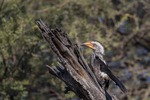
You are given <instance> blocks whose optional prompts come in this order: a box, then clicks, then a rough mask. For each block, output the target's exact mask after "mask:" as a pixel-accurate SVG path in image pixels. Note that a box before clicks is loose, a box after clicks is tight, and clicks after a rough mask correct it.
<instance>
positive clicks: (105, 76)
mask: <svg viewBox="0 0 150 100" xmlns="http://www.w3.org/2000/svg"><path fill="white" fill-rule="evenodd" d="M100 75H101V77H102V78H108V75H107V74H106V73H104V72H100Z"/></svg>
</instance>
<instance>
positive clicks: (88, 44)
mask: <svg viewBox="0 0 150 100" xmlns="http://www.w3.org/2000/svg"><path fill="white" fill-rule="evenodd" d="M81 46H87V47H89V48H91V49H95V47H94V45H93V44H92V43H91V41H89V42H85V43H82V44H81Z"/></svg>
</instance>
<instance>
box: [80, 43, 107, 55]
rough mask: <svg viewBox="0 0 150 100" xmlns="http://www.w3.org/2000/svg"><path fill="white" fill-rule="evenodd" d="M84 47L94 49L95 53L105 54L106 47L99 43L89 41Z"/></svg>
mask: <svg viewBox="0 0 150 100" xmlns="http://www.w3.org/2000/svg"><path fill="white" fill-rule="evenodd" d="M82 45H83V46H87V47H89V48H91V49H93V50H94V51H95V52H98V53H101V54H102V55H104V54H105V52H104V47H103V46H102V44H101V43H99V42H98V41H88V42H85V43H83V44H82Z"/></svg>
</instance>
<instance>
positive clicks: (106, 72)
mask: <svg viewBox="0 0 150 100" xmlns="http://www.w3.org/2000/svg"><path fill="white" fill-rule="evenodd" d="M82 46H87V47H89V48H91V49H93V54H92V56H91V61H90V66H91V69H92V71H93V72H94V74H95V76H96V77H97V79H98V82H99V84H100V85H101V86H102V84H101V82H103V85H104V89H105V90H107V89H108V87H109V81H110V79H111V80H113V81H114V82H115V83H116V85H117V86H119V88H120V89H121V90H122V91H123V92H124V93H126V92H127V89H126V88H125V86H124V85H123V84H122V82H121V81H120V80H119V79H118V78H117V77H115V76H114V75H113V73H112V72H111V71H110V69H109V68H108V65H107V63H106V62H105V60H104V58H103V55H104V54H105V52H104V47H103V46H102V45H101V43H99V42H98V41H89V42H85V43H83V44H82Z"/></svg>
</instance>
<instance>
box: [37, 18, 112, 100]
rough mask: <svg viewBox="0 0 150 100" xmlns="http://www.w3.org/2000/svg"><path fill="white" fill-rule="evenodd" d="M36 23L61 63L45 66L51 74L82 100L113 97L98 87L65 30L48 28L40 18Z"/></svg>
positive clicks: (101, 99) (93, 76)
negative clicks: (54, 65)
mask: <svg viewBox="0 0 150 100" xmlns="http://www.w3.org/2000/svg"><path fill="white" fill-rule="evenodd" d="M37 25H38V27H39V29H40V31H41V35H42V36H43V38H44V39H45V40H46V41H47V42H48V43H49V45H50V47H51V49H52V50H53V51H54V53H55V54H56V55H57V57H58V59H59V60H58V61H59V63H60V64H61V65H60V66H58V67H50V66H47V67H48V69H49V72H50V73H51V74H52V75H54V76H56V77H57V78H59V79H60V80H62V81H63V82H65V84H66V85H67V86H68V88H67V89H69V90H71V91H73V92H75V93H76V94H77V95H78V96H79V97H80V98H82V99H84V100H106V99H107V100H112V99H113V98H111V96H110V95H109V94H108V93H107V92H106V91H104V90H103V89H102V88H101V87H100V85H99V84H98V82H97V79H96V77H95V75H94V74H93V73H92V71H91V69H90V67H89V66H88V64H87V63H86V61H85V59H84V57H83V56H82V54H81V53H80V50H79V47H78V46H77V45H73V43H72V42H71V40H70V39H69V38H68V36H67V34H66V33H65V32H63V31H62V30H61V29H59V28H55V29H50V28H48V27H47V26H46V24H45V23H44V22H43V21H42V20H38V21H37ZM62 66H63V67H62ZM113 100H114V99H113Z"/></svg>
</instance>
